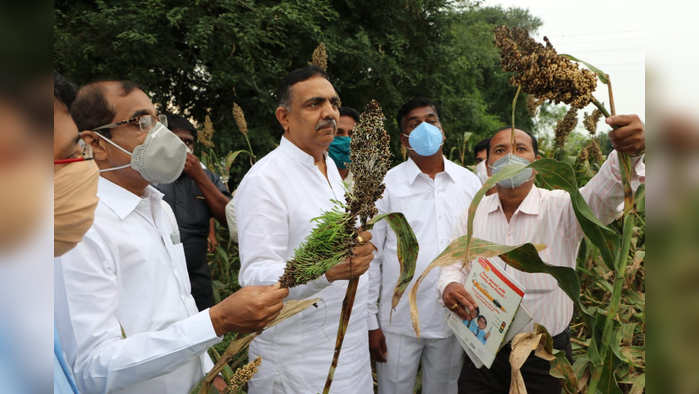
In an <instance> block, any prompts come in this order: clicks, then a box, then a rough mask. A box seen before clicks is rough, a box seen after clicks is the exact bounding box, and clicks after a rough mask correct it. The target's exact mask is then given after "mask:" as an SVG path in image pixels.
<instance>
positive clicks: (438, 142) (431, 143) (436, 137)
mask: <svg viewBox="0 0 699 394" xmlns="http://www.w3.org/2000/svg"><path fill="white" fill-rule="evenodd" d="M408 142H409V143H410V147H409V148H408V149H411V150H413V151H415V153H417V154H418V155H420V156H432V155H434V154H435V153H437V151H439V147H441V146H442V144H443V143H444V136H443V135H442V130H440V129H439V127H437V126H433V125H431V124H429V123H427V122H422V123H420V124H419V125H418V126H417V127H416V128H414V129H413V131H411V132H410V134H409V135H408Z"/></svg>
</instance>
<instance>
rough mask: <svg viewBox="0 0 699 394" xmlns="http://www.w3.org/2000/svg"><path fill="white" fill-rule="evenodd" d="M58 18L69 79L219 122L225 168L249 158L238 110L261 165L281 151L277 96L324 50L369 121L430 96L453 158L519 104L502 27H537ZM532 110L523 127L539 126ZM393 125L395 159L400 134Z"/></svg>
mask: <svg viewBox="0 0 699 394" xmlns="http://www.w3.org/2000/svg"><path fill="white" fill-rule="evenodd" d="M55 14H56V23H55V27H54V33H55V34H54V36H55V45H54V54H55V64H56V68H57V70H58V71H60V72H62V73H63V74H65V75H66V76H68V77H69V78H70V79H73V80H74V81H76V82H77V83H86V82H89V81H91V80H95V79H100V78H118V79H131V80H134V81H136V82H137V83H139V84H140V85H141V86H142V87H143V88H144V90H145V91H147V92H149V93H151V94H152V97H153V100H154V102H155V103H157V104H158V105H159V108H160V109H161V110H163V109H175V110H176V111H179V112H181V113H184V114H185V115H187V116H190V117H191V118H193V119H194V120H196V121H197V122H199V124H203V121H204V118H205V117H206V115H207V114H209V116H210V118H211V119H212V121H213V128H214V129H215V130H216V132H215V134H214V138H213V140H214V143H215V148H214V150H215V152H216V153H217V154H219V156H220V155H221V154H223V153H225V152H229V151H231V150H235V149H240V148H243V147H246V146H247V145H246V142H245V141H244V139H243V136H242V135H241V134H240V133H238V132H237V131H236V128H235V125H234V121H233V116H232V113H231V109H232V106H233V103H234V102H236V103H238V104H239V105H240V106H241V107H242V108H243V110H244V111H245V115H246V118H247V123H248V126H249V136H250V140H251V142H252V147H253V150H254V151H255V153H256V154H257V155H258V156H262V155H264V154H265V153H267V152H269V151H270V150H271V149H273V148H274V147H275V145H276V144H277V143H278V141H279V137H280V135H281V130H280V128H279V126H278V125H277V122H276V119H275V118H274V115H273V113H274V109H275V107H276V105H277V97H276V87H277V84H278V83H279V81H280V80H281V79H282V78H283V76H284V75H285V74H286V73H287V72H289V71H291V70H292V69H294V68H297V67H300V66H303V65H305V64H307V63H308V61H309V60H310V57H311V53H312V52H313V49H314V48H315V47H316V46H317V45H318V44H319V43H320V42H323V43H324V44H325V45H326V47H327V49H328V57H329V59H328V72H329V74H330V76H331V78H332V79H333V82H334V84H335V86H336V88H337V90H338V92H339V93H340V96H341V98H342V100H343V103H344V104H346V105H350V106H352V107H355V108H357V109H360V110H361V109H362V108H363V107H364V105H366V103H367V102H368V101H369V100H370V99H372V98H375V99H377V100H378V101H379V102H380V103H381V105H382V107H383V108H384V110H385V113H386V114H387V116H388V117H390V118H393V117H394V116H395V115H394V114H395V113H396V112H397V110H398V108H399V107H400V105H402V103H403V102H405V101H407V100H408V99H409V98H410V97H411V96H415V95H423V96H428V97H432V98H434V99H435V100H436V101H437V102H438V103H439V105H440V110H441V113H442V120H443V124H444V127H445V130H446V132H447V144H446V145H447V149H446V151H448V148H449V146H450V145H453V144H457V143H459V141H457V136H458V135H462V134H463V132H464V131H472V132H474V134H475V135H476V136H478V137H483V136H486V135H489V134H491V133H492V132H493V131H495V130H496V129H497V128H498V127H503V126H505V125H507V124H509V123H510V121H509V118H510V110H511V105H512V103H511V101H512V99H511V97H512V92H513V91H512V88H511V87H510V86H509V84H508V82H507V80H508V75H506V74H504V73H503V72H502V71H500V69H499V55H498V52H497V50H496V48H495V46H494V43H493V34H492V29H493V27H494V26H496V25H498V24H502V23H506V24H515V25H517V26H524V27H527V28H529V29H536V27H538V26H539V25H540V21H539V20H538V19H536V18H534V17H532V16H531V15H530V14H529V13H528V12H527V11H524V10H518V9H510V10H503V9H501V8H497V7H486V8H482V7H480V6H477V5H474V4H472V3H470V2H453V1H448V0H400V1H394V2H376V1H369V0H357V1H348V0H304V1H300V0H297V1H285V2H276V1H269V0H199V1H195V2H187V1H183V0H148V1H146V2H142V1H135V0H121V1H113V0H112V1H107V0H100V1H96V2H91V1H85V0H77V1H66V0H58V1H56V8H55ZM523 103H524V97H522V98H521V99H520V105H519V106H518V109H517V124H518V125H519V126H520V127H524V128H531V126H532V123H531V120H530V118H529V116H528V114H527V113H526V108H525V106H524V104H523ZM387 126H388V130H389V132H390V134H391V136H392V148H393V150H394V153H397V152H398V150H399V139H398V138H397V136H398V127H397V124H396V122H395V121H394V120H393V119H389V120H388V122H387ZM474 140H475V137H474ZM394 158H395V161H396V162H397V161H398V160H399V158H400V155H398V154H395V155H394ZM248 168H249V166H248V165H247V164H246V162H245V161H244V160H239V161H237V162H236V165H235V166H234V167H233V168H232V170H231V176H232V177H233V178H234V179H235V180H239V179H240V178H241V177H242V176H243V174H244V173H245V172H246V171H247V169H248Z"/></svg>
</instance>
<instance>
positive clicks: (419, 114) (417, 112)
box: [405, 105, 437, 119]
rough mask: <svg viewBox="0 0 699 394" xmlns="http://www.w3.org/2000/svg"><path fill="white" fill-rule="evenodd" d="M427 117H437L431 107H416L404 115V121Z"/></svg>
mask: <svg viewBox="0 0 699 394" xmlns="http://www.w3.org/2000/svg"><path fill="white" fill-rule="evenodd" d="M429 115H434V116H437V111H435V110H434V108H432V106H431V105H426V106H424V107H417V108H414V109H412V110H411V111H410V112H408V113H407V115H405V119H410V118H423V117H426V116H429Z"/></svg>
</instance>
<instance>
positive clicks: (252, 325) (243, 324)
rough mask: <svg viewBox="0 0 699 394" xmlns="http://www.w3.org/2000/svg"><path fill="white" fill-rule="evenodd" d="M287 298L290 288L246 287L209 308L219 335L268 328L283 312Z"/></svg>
mask: <svg viewBox="0 0 699 394" xmlns="http://www.w3.org/2000/svg"><path fill="white" fill-rule="evenodd" d="M287 295H289V289H280V288H279V284H275V285H272V286H247V287H243V288H242V289H240V290H238V291H236V292H235V293H233V294H231V295H229V296H228V297H226V299H225V300H223V301H221V302H219V303H218V304H216V305H214V306H212V307H211V308H210V309H209V316H211V323H212V324H213V326H214V330H215V331H216V335H217V336H221V335H223V334H225V333H227V332H229V331H235V332H239V333H248V332H254V331H259V330H261V329H263V328H265V326H267V324H269V323H270V322H271V321H272V320H274V318H275V317H277V315H278V314H279V312H280V311H281V310H282V306H283V304H282V301H283V300H284V298H285V297H286V296H287Z"/></svg>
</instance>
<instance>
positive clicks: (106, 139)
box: [96, 132, 132, 173]
mask: <svg viewBox="0 0 699 394" xmlns="http://www.w3.org/2000/svg"><path fill="white" fill-rule="evenodd" d="M96 134H97V135H98V136H100V137H101V138H102V139H103V140H105V141H107V142H109V143H110V144H112V146H114V147H115V148H117V149H119V150H121V151H122V152H124V153H126V154H127V155H129V156H132V153H131V152H129V151H127V150H126V149H124V148H122V147H121V146H119V145H117V144H116V142H114V141H112V140H110V139H109V138H107V137H105V136H103V135H102V134H100V133H98V132H96ZM128 167H131V163H129V164H124V165H123V166H118V167H112V168H105V169H100V173H102V172H109V171H116V170H121V169H124V168H128Z"/></svg>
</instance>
